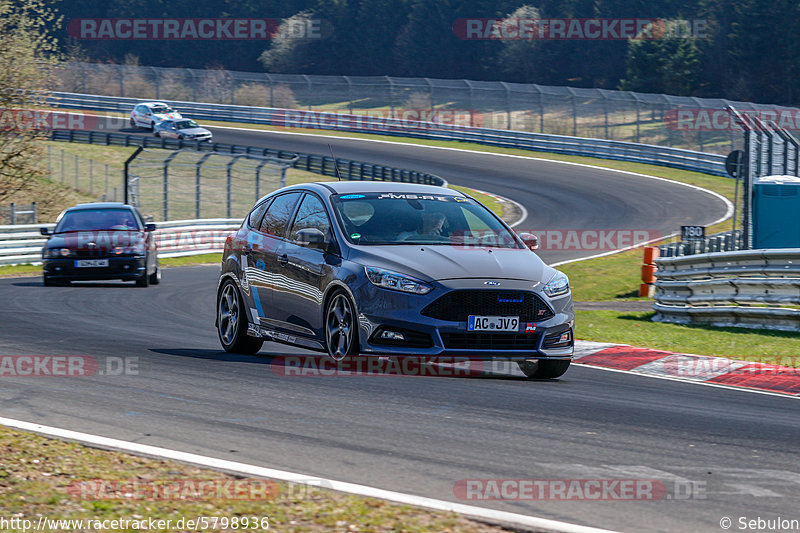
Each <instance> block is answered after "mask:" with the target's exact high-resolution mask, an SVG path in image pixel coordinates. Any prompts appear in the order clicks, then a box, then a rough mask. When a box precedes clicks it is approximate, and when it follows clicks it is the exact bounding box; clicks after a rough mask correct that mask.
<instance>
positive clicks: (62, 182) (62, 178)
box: [60, 148, 64, 185]
mask: <svg viewBox="0 0 800 533" xmlns="http://www.w3.org/2000/svg"><path fill="white" fill-rule="evenodd" d="M60 150H61V185H64V149H63V148H61V149H60Z"/></svg>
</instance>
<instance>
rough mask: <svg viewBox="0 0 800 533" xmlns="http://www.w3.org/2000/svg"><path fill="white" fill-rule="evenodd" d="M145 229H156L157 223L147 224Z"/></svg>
mask: <svg viewBox="0 0 800 533" xmlns="http://www.w3.org/2000/svg"><path fill="white" fill-rule="evenodd" d="M144 230H145V231H155V230H156V225H155V224H145V225H144Z"/></svg>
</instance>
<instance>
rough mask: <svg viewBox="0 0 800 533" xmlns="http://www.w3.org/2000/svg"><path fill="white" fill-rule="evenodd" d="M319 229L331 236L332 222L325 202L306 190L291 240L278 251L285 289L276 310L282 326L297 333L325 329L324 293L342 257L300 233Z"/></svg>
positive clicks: (314, 334)
mask: <svg viewBox="0 0 800 533" xmlns="http://www.w3.org/2000/svg"><path fill="white" fill-rule="evenodd" d="M308 229H316V230H319V232H321V233H322V235H324V236H325V238H326V241H327V242H330V239H331V235H332V232H331V222H330V217H329V216H328V212H327V210H326V209H325V204H324V203H323V202H322V200H321V199H320V198H319V197H318V196H317V195H316V194H313V193H306V194H305V196H303V199H302V200H301V202H300V205H299V207H298V208H297V211H296V213H295V216H294V219H293V221H292V225H291V227H290V229H289V233H288V234H287V239H286V241H285V242H284V243H283V245H282V247H281V248H280V249H279V250H278V254H279V255H278V264H279V265H280V268H281V276H280V277H281V279H282V280H283V282H284V284H285V285H284V287H283V290H281V291H276V292H275V302H274V304H275V312H276V313H277V319H278V320H279V321H280V323H281V324H280V327H281V328H283V329H286V330H288V331H292V332H294V333H300V334H304V335H313V336H316V335H317V334H320V333H321V332H322V327H323V324H322V315H323V313H322V295H323V293H324V291H325V287H326V286H327V283H328V279H329V278H330V276H331V272H332V267H333V265H335V264H336V263H337V261H338V259H339V258H338V256H336V255H335V254H331V253H329V252H328V250H329V248H325V247H323V248H322V249H321V248H319V247H315V245H311V244H310V243H308V242H304V241H303V240H302V239H301V238H300V236H299V235H298V232H300V231H301V230H308Z"/></svg>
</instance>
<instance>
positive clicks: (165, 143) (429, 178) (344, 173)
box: [50, 130, 447, 186]
mask: <svg viewBox="0 0 800 533" xmlns="http://www.w3.org/2000/svg"><path fill="white" fill-rule="evenodd" d="M50 138H51V139H52V140H54V141H64V142H78V143H85V144H104V145H113V146H142V147H144V148H162V149H166V150H180V149H184V148H189V149H193V150H197V151H200V152H219V153H224V154H252V155H257V156H262V157H274V158H278V159H284V160H287V161H289V160H291V159H292V158H294V157H295V156H296V157H297V158H296V159H295V160H294V161H293V162H292V166H293V167H294V168H297V169H300V170H306V171H308V172H313V173H315V174H321V175H323V176H332V177H336V175H337V172H336V168H337V167H338V171H339V172H338V173H339V175H341V177H342V178H344V179H347V180H361V181H363V180H370V181H399V182H407V183H422V184H425V185H440V186H441V185H445V184H446V183H447V182H446V181H445V180H444V179H443V178H440V177H439V176H436V175H434V174H428V173H427V172H418V171H416V170H407V169H402V168H396V167H389V166H385V165H378V164H375V163H367V162H364V161H351V160H349V159H341V158H338V157H337V158H336V159H334V158H332V157H330V156H325V155H316V154H303V153H298V152H291V151H287V150H275V149H272V148H260V147H257V146H244V145H237V144H225V143H217V142H198V141H184V140H180V139H164V138H157V137H142V136H139V135H128V134H126V133H106V132H98V131H82V130H53V132H52V134H51V136H50Z"/></svg>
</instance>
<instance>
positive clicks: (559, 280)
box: [542, 271, 569, 298]
mask: <svg viewBox="0 0 800 533" xmlns="http://www.w3.org/2000/svg"><path fill="white" fill-rule="evenodd" d="M542 290H543V291H544V293H545V294H546V295H548V296H549V297H550V298H554V297H556V296H563V295H564V294H567V293H568V292H569V279H568V278H567V276H566V274H564V273H563V272H558V271H556V275H555V276H553V279H551V280H550V281H548V282H547V285H545V286H544V288H543V289H542Z"/></svg>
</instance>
